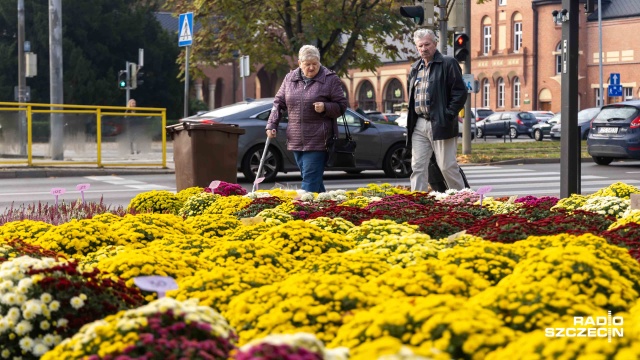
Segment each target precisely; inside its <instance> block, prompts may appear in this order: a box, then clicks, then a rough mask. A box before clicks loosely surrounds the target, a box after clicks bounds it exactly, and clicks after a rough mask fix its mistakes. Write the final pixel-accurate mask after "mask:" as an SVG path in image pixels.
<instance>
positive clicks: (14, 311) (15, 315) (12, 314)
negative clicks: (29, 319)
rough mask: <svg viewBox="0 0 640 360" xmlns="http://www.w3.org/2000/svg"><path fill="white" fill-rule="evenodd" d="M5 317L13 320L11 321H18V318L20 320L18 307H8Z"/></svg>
mask: <svg viewBox="0 0 640 360" xmlns="http://www.w3.org/2000/svg"><path fill="white" fill-rule="evenodd" d="M6 318H7V319H9V320H13V322H14V323H15V322H18V320H20V309H18V308H17V307H12V308H11V309H9V311H7V316H6Z"/></svg>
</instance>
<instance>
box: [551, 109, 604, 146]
mask: <svg viewBox="0 0 640 360" xmlns="http://www.w3.org/2000/svg"><path fill="white" fill-rule="evenodd" d="M599 112H600V108H588V109H583V110H580V111H579V112H578V126H580V139H582V140H587V136H589V125H590V124H591V120H593V118H595V117H596V115H598V113H599ZM561 134H562V131H561V128H560V121H558V123H557V124H555V125H553V127H551V130H550V131H549V137H550V138H551V140H560V135H561Z"/></svg>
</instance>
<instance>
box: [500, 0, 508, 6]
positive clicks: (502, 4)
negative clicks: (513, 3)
mask: <svg viewBox="0 0 640 360" xmlns="http://www.w3.org/2000/svg"><path fill="white" fill-rule="evenodd" d="M498 5H500V6H505V5H507V0H500V1H499V2H498Z"/></svg>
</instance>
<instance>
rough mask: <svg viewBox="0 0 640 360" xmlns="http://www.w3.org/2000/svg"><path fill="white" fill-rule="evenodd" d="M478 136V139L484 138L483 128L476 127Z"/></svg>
mask: <svg viewBox="0 0 640 360" xmlns="http://www.w3.org/2000/svg"><path fill="white" fill-rule="evenodd" d="M476 136H477V137H478V139H482V138H483V137H484V133H483V132H482V128H477V129H476Z"/></svg>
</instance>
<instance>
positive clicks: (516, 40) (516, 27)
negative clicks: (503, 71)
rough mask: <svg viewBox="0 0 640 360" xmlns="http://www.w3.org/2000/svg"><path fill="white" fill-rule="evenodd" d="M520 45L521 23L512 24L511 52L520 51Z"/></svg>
mask: <svg viewBox="0 0 640 360" xmlns="http://www.w3.org/2000/svg"><path fill="white" fill-rule="evenodd" d="M521 47H522V23H521V22H517V23H514V24H513V52H520V48H521Z"/></svg>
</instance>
